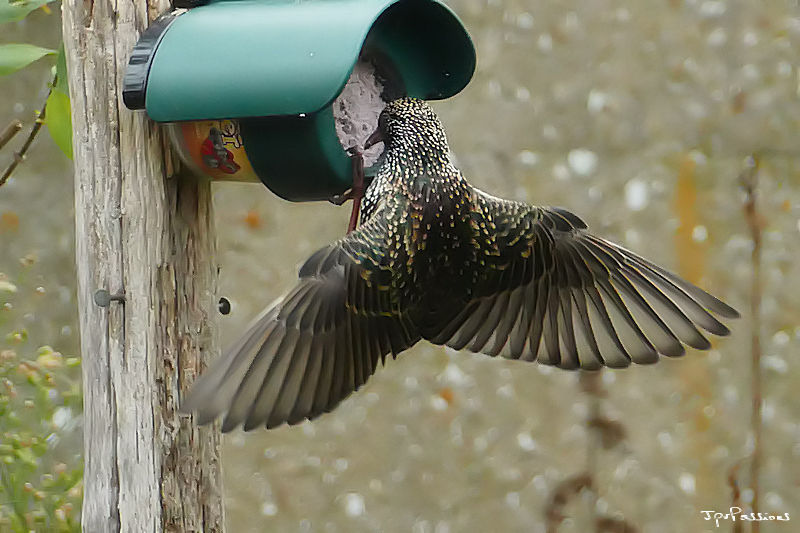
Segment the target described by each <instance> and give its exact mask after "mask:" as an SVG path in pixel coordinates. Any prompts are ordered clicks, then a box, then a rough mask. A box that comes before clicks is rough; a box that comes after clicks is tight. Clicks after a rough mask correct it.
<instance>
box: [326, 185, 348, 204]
mask: <svg viewBox="0 0 800 533" xmlns="http://www.w3.org/2000/svg"><path fill="white" fill-rule="evenodd" d="M352 199H353V189H347V190H346V191H345V192H343V193H342V194H335V195H333V196H331V197H330V198H328V201H329V202H330V203H332V204H333V205H344V203H345V202H346V201H348V200H352Z"/></svg>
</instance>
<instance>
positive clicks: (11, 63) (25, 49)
mask: <svg viewBox="0 0 800 533" xmlns="http://www.w3.org/2000/svg"><path fill="white" fill-rule="evenodd" d="M0 1H2V0H0ZM55 53H56V51H55V50H50V49H49V48H42V47H40V46H35V45H33V44H24V43H13V44H0V76H5V75H6V74H11V73H12V72H16V71H18V70H19V69H21V68H24V67H27V66H28V65H30V64H31V63H33V62H34V61H36V60H37V59H41V58H43V57H44V56H46V55H51V54H55Z"/></svg>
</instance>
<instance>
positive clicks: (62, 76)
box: [56, 43, 69, 96]
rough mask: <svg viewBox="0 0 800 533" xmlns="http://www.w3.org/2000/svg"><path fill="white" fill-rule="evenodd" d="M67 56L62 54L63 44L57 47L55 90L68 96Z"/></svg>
mask: <svg viewBox="0 0 800 533" xmlns="http://www.w3.org/2000/svg"><path fill="white" fill-rule="evenodd" d="M68 80H69V77H68V76H67V55H66V54H65V53H64V43H61V46H59V47H58V57H57V58H56V90H59V91H61V92H62V93H64V94H66V95H67V96H69V85H68V84H67V82H68Z"/></svg>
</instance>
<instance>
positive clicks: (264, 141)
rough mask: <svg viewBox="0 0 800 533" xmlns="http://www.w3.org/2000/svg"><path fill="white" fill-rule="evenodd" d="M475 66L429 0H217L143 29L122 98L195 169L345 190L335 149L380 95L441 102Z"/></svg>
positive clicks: (339, 151) (348, 178) (297, 188)
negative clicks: (164, 128)
mask: <svg viewBox="0 0 800 533" xmlns="http://www.w3.org/2000/svg"><path fill="white" fill-rule="evenodd" d="M474 69H475V50H474V47H473V45H472V42H471V40H470V38H469V35H468V34H467V32H466V30H465V29H464V27H463V25H462V24H461V22H460V21H459V20H458V18H457V17H456V16H455V15H454V14H453V12H452V11H450V10H449V9H448V8H447V7H446V6H445V5H444V4H442V3H441V2H439V1H438V0H327V1H324V2H296V1H295V0H218V1H216V2H212V3H210V4H208V5H204V6H200V7H197V8H194V9H191V10H186V9H177V10H175V11H173V12H171V13H169V14H166V15H164V16H162V17H161V18H159V19H158V20H157V21H155V22H154V23H153V25H152V26H151V27H150V28H148V29H147V31H145V33H143V34H142V37H141V39H140V40H139V42H138V43H137V45H136V47H135V49H134V51H133V54H132V56H131V59H130V61H129V65H128V70H127V72H126V76H125V80H124V88H123V99H124V101H125V104H126V105H127V106H128V107H129V108H131V109H144V110H146V112H147V114H148V115H149V116H150V118H152V119H153V120H155V121H157V122H165V123H168V131H169V135H170V138H171V140H172V142H173V144H174V146H175V147H176V149H177V151H178V152H179V154H180V155H181V158H182V159H183V161H184V162H185V163H186V165H187V166H188V167H189V168H190V169H191V170H192V171H193V172H194V173H195V174H197V175H199V176H205V177H207V178H210V179H213V180H217V181H253V182H258V181H260V182H262V183H264V184H265V185H266V186H267V187H268V188H269V189H270V190H271V191H273V192H274V193H275V194H277V195H278V196H280V197H282V198H285V199H287V200H292V201H309V200H322V199H328V198H331V197H332V196H335V195H337V194H341V193H343V192H344V191H346V190H347V189H348V188H350V186H351V185H352V170H351V163H350V157H349V154H348V152H347V149H349V148H352V147H361V146H362V145H363V142H364V140H366V138H367V137H368V136H369V134H370V133H372V130H373V129H374V128H375V126H376V125H377V120H378V115H379V114H380V111H381V110H382V109H383V107H384V105H385V103H386V102H388V101H391V100H393V99H395V98H398V97H400V96H405V95H408V96H415V97H418V98H423V99H443V98H448V97H450V96H453V95H455V94H457V93H458V92H460V91H461V89H463V88H464V87H465V86H466V85H467V83H468V82H469V80H470V79H471V77H472V74H473V72H474ZM381 151H382V145H378V146H376V147H374V148H373V149H371V150H369V151H367V153H365V154H364V159H365V165H366V166H367V167H369V166H370V165H372V164H374V163H375V162H376V161H377V159H378V157H379V156H380V152H381Z"/></svg>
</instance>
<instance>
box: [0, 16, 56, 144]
mask: <svg viewBox="0 0 800 533" xmlns="http://www.w3.org/2000/svg"><path fill="white" fill-rule="evenodd" d="M47 3H48V2H47V0H0V25H1V24H4V23H9V22H18V21H20V20H22V19H24V18H25V17H26V16H27V15H28V14H29V13H30V12H32V11H33V10H35V9H37V8H40V7H41V8H42V9H45V10H47V11H48V12H50V10H49V8H48V7H47ZM45 56H56V64H55V66H54V69H53V79H54V80H55V84H54V85H53V86H52V87H51V90H50V94H49V96H48V97H47V104H46V109H47V112H46V114H45V120H44V122H45V124H46V125H47V130H48V131H49V132H50V136H51V137H52V138H53V140H54V141H55V143H56V145H58V147H59V148H60V149H61V151H62V152H64V154H65V155H66V156H67V157H69V158H70V159H72V119H71V116H70V102H69V88H68V86H67V62H66V59H65V56H64V46H63V45H62V46H61V47H60V49H59V50H58V51H56V50H51V49H49V48H42V47H40V46H36V45H34V44H28V43H3V44H0V76H6V75H8V74H13V73H14V72H16V71H18V70H20V69H22V68H25V67H26V66H28V65H30V64H31V63H33V62H35V61H37V60H39V59H41V58H43V57H45Z"/></svg>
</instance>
